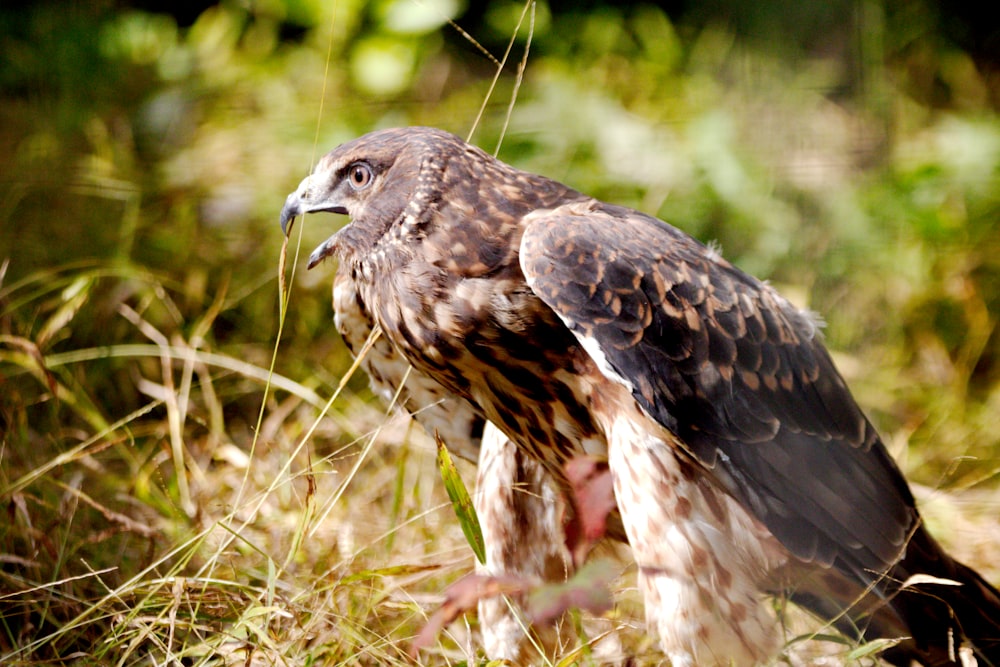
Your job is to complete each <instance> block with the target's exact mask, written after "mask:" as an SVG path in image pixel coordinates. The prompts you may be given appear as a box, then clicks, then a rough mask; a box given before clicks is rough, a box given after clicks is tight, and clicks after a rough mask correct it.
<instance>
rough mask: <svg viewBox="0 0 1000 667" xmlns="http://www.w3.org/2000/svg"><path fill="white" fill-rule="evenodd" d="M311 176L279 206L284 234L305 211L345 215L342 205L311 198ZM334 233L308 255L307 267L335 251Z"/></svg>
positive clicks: (289, 231)
mask: <svg viewBox="0 0 1000 667" xmlns="http://www.w3.org/2000/svg"><path fill="white" fill-rule="evenodd" d="M311 179H312V177H311V176H307V177H306V178H305V179H304V180H303V181H302V183H300V184H299V187H298V189H296V190H295V192H293V193H292V194H290V195H288V197H287V198H286V199H285V205H284V206H282V207H281V232H282V233H283V234H285V235H286V236H287V235H288V234H290V233H291V231H292V225H293V223H294V221H295V218H296V217H298V216H300V215H305V214H306V213H317V212H320V211H326V212H329V213H339V214H341V215H347V209H346V208H345V207H343V206H340V205H337V204H334V203H332V202H329V201H325V200H322V199H321V200H318V201H313V200H312V194H313V188H312V187H311ZM336 236H337V235H336V234H334V235H333V236H331V237H330V238H328V239H327V240H326V241H323V243H321V244H320V246H319V247H318V248H316V249H315V250H313V251H312V254H311V255H309V264H308V266H307V268H310V269H311V268H313V267H314V266H316V265H317V264H319V263H320V262H321V261H323V260H324V259H325V258H327V257H329V256H330V255H332V254H333V253H334V252H336V249H337V244H336Z"/></svg>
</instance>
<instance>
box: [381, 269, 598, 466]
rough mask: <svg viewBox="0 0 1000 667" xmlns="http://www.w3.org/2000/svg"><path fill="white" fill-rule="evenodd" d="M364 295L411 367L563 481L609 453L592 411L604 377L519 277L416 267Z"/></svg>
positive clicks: (510, 273)
mask: <svg viewBox="0 0 1000 667" xmlns="http://www.w3.org/2000/svg"><path fill="white" fill-rule="evenodd" d="M363 291H364V292H365V294H364V297H365V301H366V302H367V303H369V304H371V305H372V306H373V308H374V314H375V318H376V319H377V320H378V322H379V324H380V325H381V327H382V331H383V335H385V336H386V337H387V338H389V340H390V341H391V342H392V344H393V345H394V346H395V347H396V348H397V349H399V350H400V352H402V354H403V355H404V356H405V357H406V358H407V359H408V360H409V361H410V363H411V364H413V365H414V367H415V368H417V369H418V370H420V371H421V372H423V373H425V374H426V375H429V376H431V377H433V378H434V379H435V380H437V381H438V382H440V383H441V384H442V385H444V386H445V387H447V388H448V389H450V390H451V391H453V392H455V393H456V394H458V395H459V396H461V397H463V398H465V399H467V400H468V401H470V402H471V403H472V404H473V405H475V406H476V407H477V408H478V409H479V410H480V412H481V414H482V415H483V416H484V417H486V418H487V419H489V420H490V421H492V422H494V423H495V424H496V425H497V426H498V427H499V428H500V430H502V431H503V432H504V433H505V434H506V435H507V436H508V437H510V438H512V439H513V440H514V441H515V442H516V443H517V444H518V445H519V446H521V447H522V448H525V449H527V450H528V451H529V453H530V454H531V455H532V456H533V457H535V458H537V459H539V460H541V461H542V462H543V463H545V464H546V466H547V467H548V468H549V469H550V470H551V471H552V472H553V473H554V474H556V475H557V477H561V476H562V471H561V468H562V465H563V463H565V461H566V460H568V459H569V458H572V457H573V456H576V455H579V454H583V453H599V454H600V453H603V452H604V451H605V450H606V445H605V438H604V436H603V434H602V432H601V430H600V428H599V426H598V425H597V424H596V423H595V421H594V418H593V412H592V410H591V403H592V401H593V400H595V397H594V378H597V377H601V376H600V373H599V372H598V371H597V369H596V368H595V367H594V364H593V362H592V361H591V359H590V357H589V356H587V354H586V352H585V351H584V350H583V349H582V348H581V347H580V345H579V344H578V343H577V341H576V339H575V338H574V337H573V335H572V333H570V331H569V330H568V329H566V327H565V326H564V325H563V324H562V323H561V322H560V321H559V319H558V318H557V317H556V315H555V313H553V312H552V311H551V310H550V309H549V308H548V307H547V306H546V305H545V304H544V303H543V302H542V301H541V300H540V299H538V298H537V297H536V296H535V295H534V293H533V292H531V290H530V289H529V288H528V286H527V284H526V283H525V282H524V279H523V277H522V276H521V275H520V273H519V270H515V269H514V268H511V269H510V270H507V271H500V272H498V273H496V274H493V275H490V276H487V277H466V276H461V275H456V274H455V273H452V272H449V271H446V270H444V271H443V270H441V268H440V267H439V266H433V265H431V264H426V263H425V264H420V263H418V262H412V263H410V265H408V266H407V267H404V268H397V270H396V271H394V272H391V273H390V274H384V275H382V276H381V277H377V278H376V279H374V280H371V281H365V285H364V286H363Z"/></svg>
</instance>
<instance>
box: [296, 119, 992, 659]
mask: <svg viewBox="0 0 1000 667" xmlns="http://www.w3.org/2000/svg"><path fill="white" fill-rule="evenodd" d="M317 211H327V212H333V213H340V214H346V215H348V216H350V218H351V223H350V224H348V225H347V226H345V227H343V228H342V229H341V230H340V231H338V232H337V233H335V234H334V235H333V236H331V237H330V238H329V239H328V240H327V241H325V242H324V243H323V244H321V245H320V246H319V247H318V248H317V249H316V250H315V251H314V252H313V254H312V255H311V257H310V259H309V264H310V266H314V265H316V264H317V263H318V262H320V261H321V260H323V259H324V258H326V257H330V256H336V257H337V258H338V259H339V260H340V266H341V268H340V274H341V282H340V284H341V285H344V284H348V285H350V287H349V290H348V291H351V292H353V293H354V294H355V295H356V301H355V307H357V308H359V309H360V311H361V312H363V313H364V314H365V317H367V318H370V319H369V321H370V322H371V323H377V324H378V326H380V327H381V330H382V331H383V334H384V336H385V338H386V341H387V342H386V345H387V347H385V348H383V350H384V351H388V352H389V354H391V355H399V357H400V361H402V360H405V362H406V363H408V364H410V365H412V367H413V369H414V371H415V372H416V374H417V377H419V378H420V379H421V380H420V381H421V382H425V383H428V385H433V386H434V387H435V391H438V392H439V393H440V394H441V395H442V396H443V397H447V400H454V401H456V402H457V403H456V404H457V405H461V406H463V409H464V408H465V406H467V407H468V410H469V413H468V414H469V415H470V419H471V420H472V421H477V420H484V421H489V422H491V423H493V424H495V425H496V426H497V427H498V428H499V429H500V430H501V431H502V432H503V434H504V435H505V436H506V437H507V438H508V439H509V441H510V442H511V443H513V447H515V448H516V451H517V452H518V453H519V455H521V456H523V457H524V459H525V460H530V461H533V462H535V463H536V464H537V465H538V466H540V467H541V468H542V469H543V470H544V471H545V474H546V475H547V477H548V478H549V479H551V480H552V482H553V483H554V484H555V485H556V487H557V488H558V487H564V486H565V485H566V481H565V476H564V472H563V465H564V464H565V463H566V462H567V461H568V460H569V459H571V458H573V457H575V456H578V455H581V454H597V455H606V456H607V460H608V464H609V467H610V470H611V474H612V477H613V480H614V490H615V498H616V501H617V505H618V510H619V512H620V516H621V522H622V525H623V527H624V532H625V534H626V535H627V539H628V543H629V546H630V547H631V551H632V554H633V556H634V558H635V560H636V563H637V564H638V568H639V587H640V589H641V590H642V593H643V596H644V600H645V607H646V618H647V625H648V626H649V628H650V631H651V632H652V633H653V634H654V635H655V636H656V637H657V638H658V639H659V642H660V646H661V648H662V649H663V651H664V652H665V653H666V654H667V656H668V657H669V658H670V660H671V664H673V665H674V666H675V667H686V666H689V665H733V664H735V665H751V664H759V663H762V662H765V661H767V660H768V659H769V658H770V657H771V656H773V655H774V654H775V652H776V651H777V650H778V648H779V647H778V638H779V632H778V630H777V628H776V625H775V624H776V620H775V619H774V618H773V615H772V614H771V613H770V612H769V611H768V609H767V606H766V605H765V604H763V602H762V593H767V594H776V595H783V596H786V597H788V598H789V599H791V600H793V601H794V602H796V603H797V604H799V605H801V606H803V607H805V608H806V609H808V610H810V611H811V612H813V613H814V614H816V615H817V616H819V617H820V618H822V619H825V620H827V621H829V622H831V623H832V624H834V625H835V626H836V627H837V628H839V629H840V630H842V631H843V632H845V633H847V634H849V635H851V636H853V637H856V638H859V639H860V638H863V639H872V638H876V637H887V638H900V639H901V640H902V641H900V643H898V644H896V645H895V646H894V647H892V648H891V649H889V650H888V651H887V652H886V653H884V654H883V656H884V657H885V658H886V659H887V660H889V661H890V662H893V663H895V664H900V665H904V664H909V663H910V661H911V660H917V661H919V662H921V663H923V664H925V665H945V664H952V663H955V662H956V660H958V657H957V656H959V650H958V649H959V648H961V647H963V646H965V647H968V648H969V649H971V650H972V651H973V652H974V655H975V656H976V657H977V658H978V660H979V662H980V664H1000V593H998V591H997V590H996V589H995V588H994V587H993V586H991V585H990V584H989V583H988V582H987V581H985V580H984V579H983V578H982V577H981V576H980V575H979V574H978V573H976V572H975V571H974V570H972V569H971V568H969V567H967V566H965V565H963V564H961V563H959V562H958V561H956V560H955V559H953V558H952V557H950V556H949V555H948V554H947V553H946V552H945V551H944V550H943V549H942V547H941V546H939V544H938V543H937V542H936V541H935V540H934V538H933V537H932V536H931V535H930V534H929V533H928V532H927V531H926V529H925V527H924V525H923V523H922V521H921V518H920V515H919V513H918V511H917V508H916V506H915V503H914V499H913V496H912V494H911V492H910V489H909V487H908V485H907V483H906V481H905V479H904V478H903V476H902V474H901V473H900V471H899V469H898V468H897V466H896V464H895V463H894V462H893V460H892V458H891V457H890V456H889V454H888V452H887V451H886V448H885V446H884V445H883V443H882V441H881V439H880V438H879V436H878V434H877V433H876V431H875V429H874V428H873V426H872V425H871V423H870V422H869V421H868V419H867V418H866V417H865V416H864V414H863V413H862V411H861V409H860V408H859V407H858V405H857V403H856V402H855V401H854V399H853V397H852V396H851V393H850V391H849V390H848V388H847V386H846V384H845V382H844V380H843V378H842V377H841V376H840V374H839V372H838V371H837V369H836V368H835V366H834V364H833V361H832V360H831V358H830V355H829V354H828V352H827V351H826V349H825V348H824V346H823V344H822V341H821V337H820V334H819V332H818V330H817V326H816V323H815V322H814V320H813V319H812V318H811V317H810V316H809V315H808V314H806V313H804V312H802V311H800V310H798V309H796V308H795V307H794V306H792V305H791V304H790V303H789V302H788V301H786V300H785V299H784V298H783V297H782V296H780V295H779V294H778V293H777V292H776V291H775V290H774V289H773V288H772V287H770V286H769V285H767V284H766V283H762V282H760V281H759V280H757V279H755V278H753V277H751V276H749V275H747V274H745V273H743V272H742V271H740V270H739V269H737V268H736V267H734V266H733V265H732V264H730V263H729V262H727V261H726V260H724V259H722V258H721V257H720V256H719V254H718V252H716V251H715V250H713V249H712V248H709V247H707V246H705V245H702V244H701V243H699V242H698V241H696V240H695V239H693V238H692V237H690V236H688V235H686V234H684V233H683V232H681V231H679V230H678V229H675V228H674V227H672V226H670V225H668V224H667V223H665V222H663V221H661V220H658V219H656V218H654V217H651V216H648V215H645V214H643V213H640V212H638V211H635V210H632V209H628V208H624V207H620V206H614V205H611V204H607V203H604V202H601V201H598V200H596V199H593V198H591V197H588V196H586V195H584V194H581V193H579V192H577V191H575V190H573V189H571V188H569V187H567V186H565V185H562V184H560V183H558V182H556V181H553V180H550V179H548V178H544V177H542V176H538V175H534V174H530V173H527V172H524V171H521V170H518V169H515V168H513V167H511V166H509V165H507V164H504V163H503V162H500V161H499V160H496V159H495V158H493V157H491V156H490V155H488V154H487V153H485V152H483V151H482V150H480V149H478V148H476V147H474V146H471V145H469V144H467V143H465V142H464V141H462V140H461V139H459V138H458V137H456V136H454V135H452V134H449V133H446V132H443V131H440V130H436V129H432V128H417V127H413V128H400V129H391V130H382V131H378V132H373V133H371V134H368V135H365V136H363V137H360V138H358V139H356V140H354V141H351V142H348V143H346V144H343V145H341V146H340V147H338V148H336V149H334V150H333V151H332V152H330V153H329V154H327V155H326V156H325V157H324V158H323V159H322V160H321V161H320V162H319V164H318V166H317V167H316V169H315V170H314V172H313V173H312V174H311V175H310V176H308V177H307V178H306V179H305V180H303V181H302V183H301V185H300V186H299V187H298V189H297V190H296V191H295V192H294V193H292V194H291V195H289V197H288V199H287V200H286V202H285V205H284V208H283V210H282V212H281V224H282V227H283V229H285V230H286V231H287V225H288V224H289V222H290V221H291V220H292V219H293V218H295V217H296V216H298V215H300V214H305V213H312V212H317ZM438 386H439V387H440V389H437V387H438ZM529 519H530V517H529Z"/></svg>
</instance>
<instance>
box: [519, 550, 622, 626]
mask: <svg viewBox="0 0 1000 667" xmlns="http://www.w3.org/2000/svg"><path fill="white" fill-rule="evenodd" d="M617 576H618V566H617V565H616V564H615V563H614V562H613V561H611V560H610V559H607V558H599V559H597V560H594V561H591V562H589V563H587V564H586V565H584V566H583V567H581V568H580V569H579V570H578V571H577V573H576V574H574V575H573V576H572V577H571V578H570V579H569V580H568V581H566V582H564V583H558V584H546V585H544V586H539V587H538V588H536V589H534V590H532V591H531V593H530V594H529V595H528V601H527V604H526V605H525V608H526V609H528V611H529V616H530V618H531V622H532V623H536V624H539V625H543V624H545V623H548V622H550V621H551V620H553V619H555V618H558V617H560V616H562V614H563V613H565V612H566V611H568V610H570V609H582V610H584V611H589V612H590V613H592V614H594V615H600V614H603V613H604V612H606V611H607V610H609V609H611V607H612V606H613V605H614V598H613V596H612V595H611V583H612V582H613V581H614V579H615V577H617Z"/></svg>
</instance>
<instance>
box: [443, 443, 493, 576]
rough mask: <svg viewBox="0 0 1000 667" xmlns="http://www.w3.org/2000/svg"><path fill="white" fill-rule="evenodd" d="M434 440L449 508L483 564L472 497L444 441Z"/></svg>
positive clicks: (481, 534) (477, 522) (482, 551)
mask: <svg viewBox="0 0 1000 667" xmlns="http://www.w3.org/2000/svg"><path fill="white" fill-rule="evenodd" d="M434 440H435V442H437V450H438V453H437V463H438V470H440V471H441V479H442V480H443V481H444V488H445V490H446V491H447V492H448V497H449V498H450V499H451V506H452V507H453V508H455V515H456V516H457V517H458V523H459V525H460V526H461V527H462V532H463V533H465V539H466V540H468V542H469V546H470V547H472V551H473V553H475V554H476V558H477V559H479V562H480V563H483V564H485V563H486V549H485V547H484V546H483V531H482V529H481V528H480V527H479V517H478V516H476V508H475V507H473V505H472V497H471V496H470V495H469V491H468V489H466V488H465V483H463V482H462V476H461V475H459V474H458V469H457V468H455V462H454V461H452V459H451V454H450V453H449V452H448V448H447V447H446V446H445V444H444V440H442V439H441V436H440V435H439V434H437V433H435V434H434Z"/></svg>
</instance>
